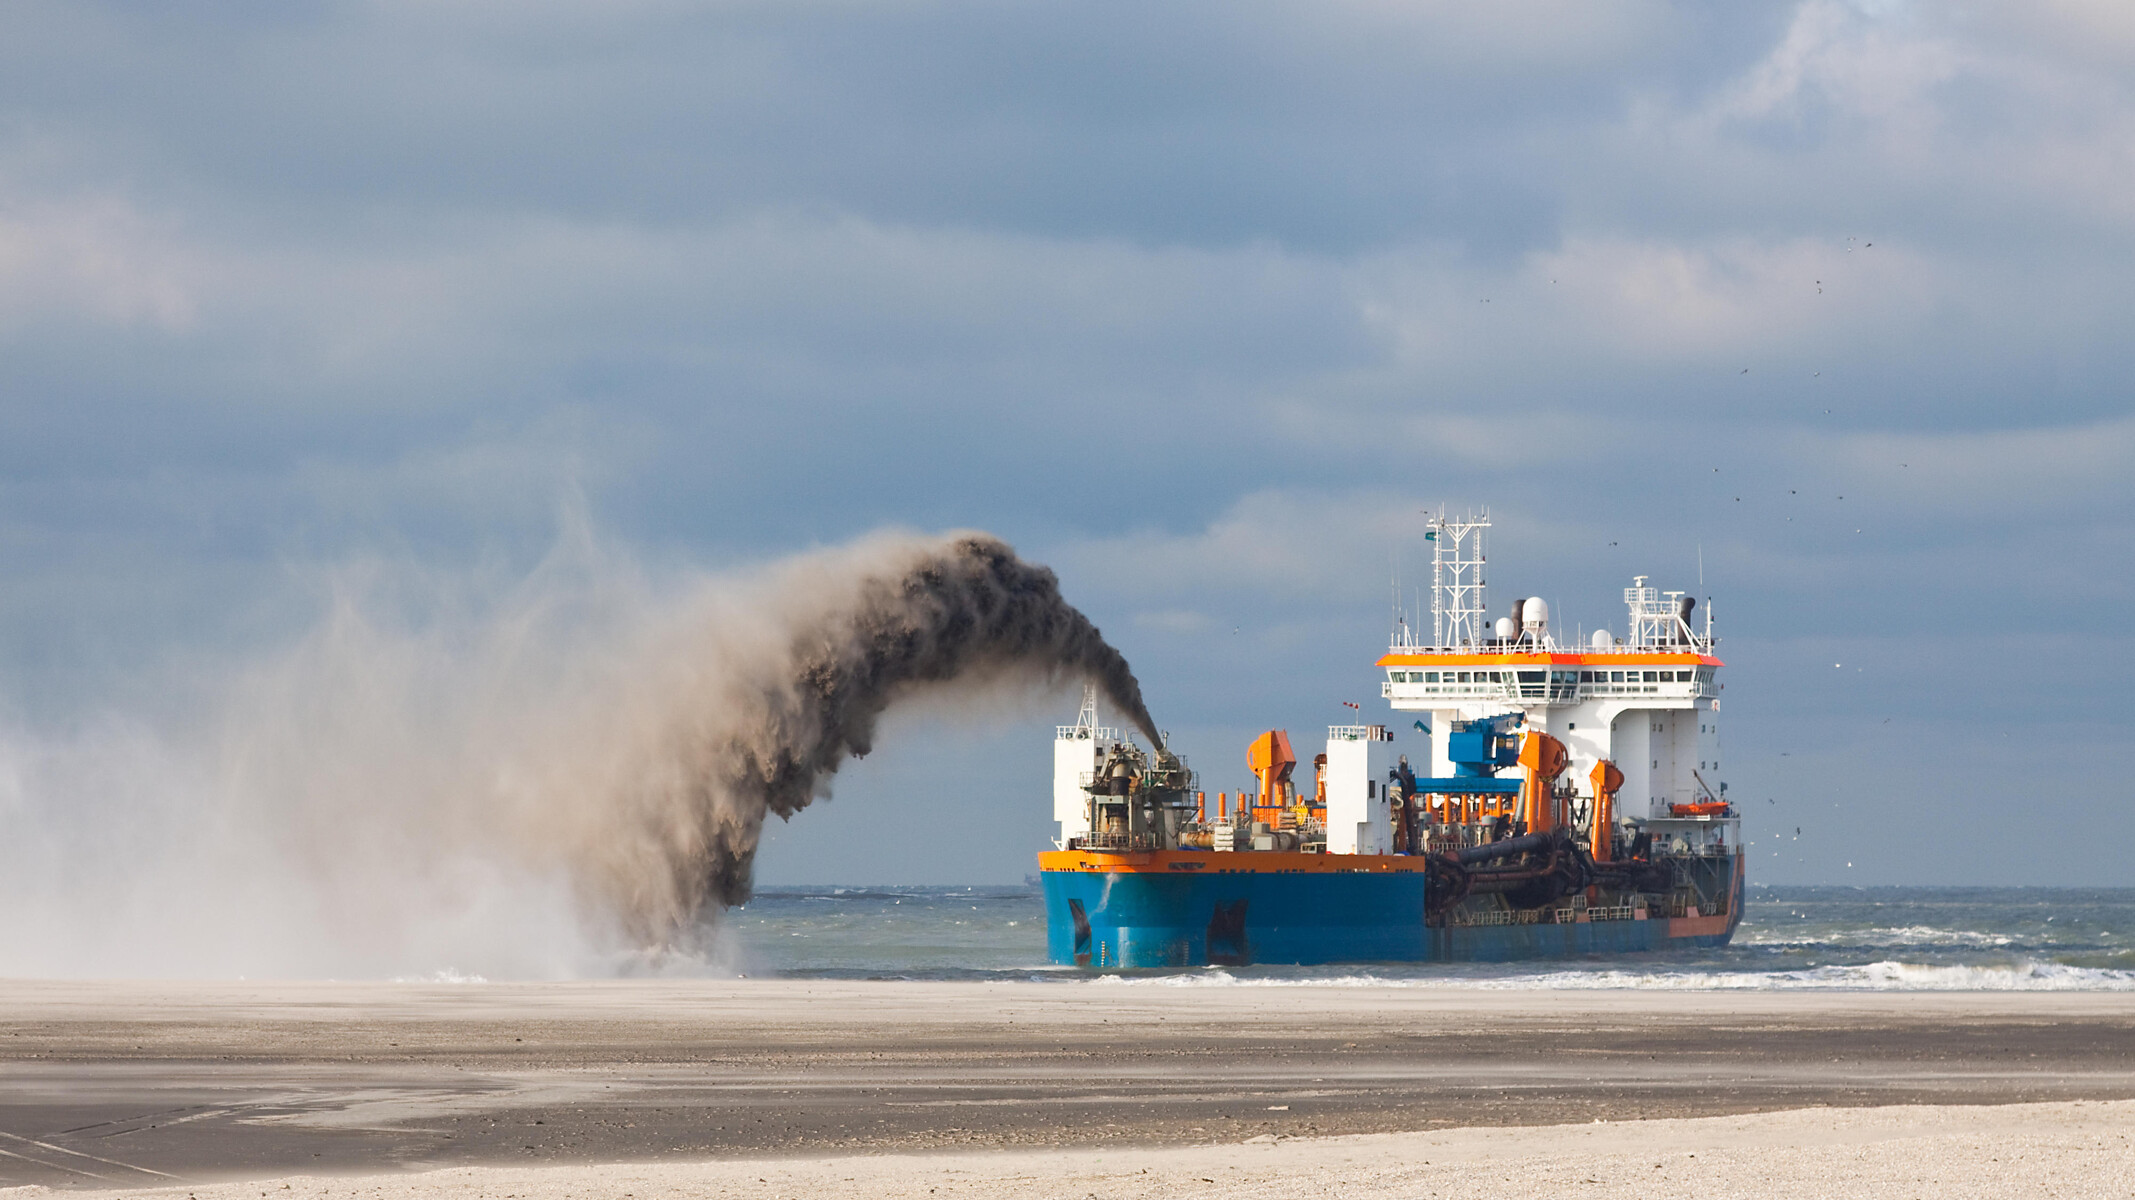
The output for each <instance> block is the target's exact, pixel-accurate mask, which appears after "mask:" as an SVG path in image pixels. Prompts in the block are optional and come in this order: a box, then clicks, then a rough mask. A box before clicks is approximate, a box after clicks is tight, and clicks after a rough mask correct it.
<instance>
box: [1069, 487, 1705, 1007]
mask: <svg viewBox="0 0 2135 1200" xmlns="http://www.w3.org/2000/svg"><path fill="white" fill-rule="evenodd" d="M1488 526H1489V520H1488V518H1487V515H1483V516H1469V517H1465V518H1462V519H1459V520H1454V519H1449V518H1448V517H1447V516H1445V515H1444V514H1443V513H1441V514H1439V515H1438V516H1436V517H1434V518H1432V519H1431V521H1430V526H1429V529H1428V531H1427V532H1426V535H1425V536H1426V538H1427V539H1428V541H1429V542H1430V544H1431V547H1432V601H1431V637H1430V639H1429V641H1428V642H1427V643H1426V642H1423V641H1422V640H1421V638H1420V634H1419V633H1412V632H1411V631H1410V628H1409V626H1408V624H1407V622H1406V621H1403V620H1397V622H1396V625H1395V634H1394V637H1393V639H1392V645H1391V647H1390V648H1389V651H1388V653H1387V654H1386V655H1385V656H1384V657H1383V658H1381V659H1380V660H1379V661H1378V663H1377V666H1378V668H1379V669H1380V670H1381V671H1383V672H1384V673H1385V678H1384V683H1383V684H1382V686H1381V693H1380V694H1381V696H1382V698H1383V699H1385V700H1386V701H1387V702H1388V703H1389V705H1390V706H1391V708H1392V709H1393V710H1394V711H1395V712H1398V713H1402V714H1409V713H1417V714H1422V715H1421V716H1419V717H1416V718H1413V719H1411V718H1406V717H1404V718H1403V719H1404V720H1408V721H1409V724H1408V725H1407V726H1406V727H1404V728H1402V729H1401V734H1402V735H1403V736H1402V742H1401V743H1397V741H1396V733H1395V726H1394V725H1393V724H1391V723H1390V724H1347V725H1333V726H1330V727H1328V730H1327V744H1326V750H1325V751H1324V752H1322V753H1319V754H1316V755H1314V756H1313V758H1312V760H1311V763H1310V775H1309V777H1305V778H1300V772H1299V767H1300V766H1301V765H1303V764H1301V763H1300V761H1299V759H1298V756H1297V754H1296V752H1295V751H1294V750H1293V748H1292V743H1291V740H1290V737H1289V734H1288V733H1287V731H1284V730H1269V731H1268V732H1266V733H1263V734H1261V735H1260V736H1259V737H1257V738H1255V739H1254V740H1253V742H1252V744H1251V745H1250V746H1249V747H1248V748H1247V751H1246V766H1247V768H1248V770H1249V771H1250V772H1251V774H1252V777H1253V785H1252V786H1251V788H1250V789H1245V788H1241V789H1240V790H1239V791H1238V792H1236V793H1235V794H1233V793H1231V792H1228V791H1219V792H1217V793H1216V794H1215V796H1214V797H1213V801H1212V800H1211V797H1210V796H1209V794H1208V793H1207V792H1206V791H1204V790H1202V789H1201V787H1200V785H1199V781H1198V779H1197V777H1196V776H1195V774H1194V773H1193V771H1191V770H1190V769H1189V768H1188V767H1187V766H1186V764H1185V763H1184V762H1183V761H1182V760H1181V759H1180V758H1179V757H1178V756H1177V755H1175V754H1173V753H1171V752H1170V750H1169V749H1168V748H1166V747H1162V746H1158V747H1151V748H1148V749H1144V748H1143V747H1141V746H1140V745H1138V744H1136V743H1135V742H1134V741H1133V740H1132V739H1131V737H1130V738H1122V737H1121V736H1120V733H1119V731H1118V730H1117V729H1114V728H1109V727H1106V726H1104V725H1102V724H1100V723H1099V714H1098V711H1097V704H1096V699H1095V694H1094V693H1086V694H1085V697H1084V700H1083V707H1082V712H1081V715H1080V717H1079V719H1078V720H1077V722H1076V723H1075V724H1073V725H1064V726H1061V727H1059V729H1058V731H1057V736H1056V740H1055V743H1054V776H1053V779H1054V782H1053V797H1054V800H1053V803H1054V813H1053V815H1054V818H1055V820H1056V821H1058V823H1059V834H1058V837H1057V839H1056V840H1055V843H1054V844H1055V846H1056V849H1054V850H1050V851H1046V852H1044V853H1041V854H1040V855H1039V856H1038V865H1039V871H1040V879H1041V881H1042V884H1043V887H1044V892H1045V905H1046V941H1047V947H1048V950H1049V953H1050V955H1051V957H1052V959H1053V960H1054V961H1055V962H1059V963H1063V964H1073V965H1075V966H1080V967H1088V968H1093V969H1113V968H1136V967H1182V966H1199V965H1245V964H1254V963H1262V964H1313V963H1334V962H1491V961H1508V960H1515V959H1523V958H1550V957H1571V956H1581V955H1606V954H1618V953H1630V952H1639V951H1655V950H1667V949H1675V948H1692V947H1713V946H1720V945H1724V944H1726V942H1727V941H1728V940H1729V939H1730V938H1731V937H1733V936H1734V931H1735V926H1736V925H1737V924H1738V923H1739V922H1740V920H1741V915H1742V888H1743V873H1744V871H1743V869H1744V858H1743V855H1742V850H1741V836H1740V820H1739V818H1738V817H1737V815H1736V812H1735V809H1734V807H1733V806H1732V805H1731V804H1730V803H1729V802H1728V800H1727V796H1726V792H1727V785H1726V783H1724V782H1721V781H1720V732H1719V728H1720V727H1719V713H1720V688H1721V684H1720V682H1719V680H1718V673H1719V669H1720V667H1721V665H1722V664H1721V662H1720V660H1719V658H1717V657H1716V656H1715V655H1714V653H1713V651H1714V648H1715V645H1716V642H1715V638H1714V634H1713V626H1712V609H1711V605H1710V604H1709V603H1708V604H1707V605H1706V608H1705V612H1704V614H1703V621H1702V624H1701V625H1700V624H1698V623H1696V622H1695V621H1694V617H1695V615H1696V607H1697V601H1696V599H1695V598H1694V597H1692V596H1690V595H1688V594H1686V593H1684V592H1679V591H1662V590H1660V589H1658V588H1654V587H1649V586H1647V583H1646V578H1647V577H1645V576H1639V577H1638V578H1637V579H1635V580H1634V581H1633V584H1632V586H1631V587H1629V588H1626V589H1625V591H1624V601H1625V604H1626V606H1627V608H1628V614H1627V623H1626V629H1625V633H1624V636H1623V637H1621V638H1618V637H1616V636H1615V635H1614V634H1612V633H1610V632H1608V631H1606V630H1601V631H1596V632H1595V633H1594V634H1593V635H1592V637H1591V638H1590V639H1587V640H1584V641H1583V642H1579V641H1576V640H1575V643H1574V644H1573V645H1570V646H1560V645H1559V644H1558V643H1557V640H1556V637H1555V635H1554V634H1553V633H1552V631H1551V629H1550V624H1549V608H1548V606H1547V605H1546V604H1545V603H1544V602H1543V601H1542V600H1541V599H1539V598H1534V599H1527V600H1522V601H1518V602H1515V603H1514V604H1513V605H1512V606H1511V610H1510V612H1509V613H1508V614H1507V615H1506V616H1503V617H1499V618H1497V619H1496V620H1495V621H1491V620H1490V619H1489V617H1488V614H1487V609H1486V601H1485V587H1484V581H1483V569H1484V565H1485V564H1484V554H1483V545H1482V541H1483V532H1484V530H1485V529H1487V528H1488ZM1402 743H1406V744H1407V747H1408V748H1410V749H1413V751H1414V753H1415V760H1416V761H1415V763H1413V764H1412V763H1411V761H1410V757H1409V754H1408V753H1404V752H1403V750H1404V746H1403V744H1402Z"/></svg>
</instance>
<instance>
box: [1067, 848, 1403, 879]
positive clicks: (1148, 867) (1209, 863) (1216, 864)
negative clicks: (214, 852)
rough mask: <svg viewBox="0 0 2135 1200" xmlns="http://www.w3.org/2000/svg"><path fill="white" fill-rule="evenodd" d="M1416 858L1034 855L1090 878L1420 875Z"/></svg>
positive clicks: (1268, 853)
mask: <svg viewBox="0 0 2135 1200" xmlns="http://www.w3.org/2000/svg"><path fill="white" fill-rule="evenodd" d="M1424 863H1425V860H1424V859H1423V858H1421V857H1416V856H1409V855H1393V854H1305V853H1303V852H1300V851H1283V850H1239V851H1218V850H1154V851H1149V852H1147V853H1143V854H1125V853H1121V852H1117V851H1111V850H1046V851H1042V852H1041V853H1040V854H1039V855H1038V869H1039V870H1041V871H1076V872H1089V873H1092V874H1112V873H1118V874H1123V875H1132V874H1138V873H1149V874H1156V875H1166V874H1170V873H1171V872H1174V871H1177V872H1180V873H1182V874H1183V873H1185V872H1188V871H1193V872H1199V873H1202V874H1216V875H1220V874H1223V873H1225V872H1249V873H1252V874H1257V875H1355V874H1367V875H1369V874H1410V873H1420V872H1422V871H1423V870H1424V869H1425V868H1424Z"/></svg>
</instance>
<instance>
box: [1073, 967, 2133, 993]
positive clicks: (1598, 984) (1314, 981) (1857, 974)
mask: <svg viewBox="0 0 2135 1200" xmlns="http://www.w3.org/2000/svg"><path fill="white" fill-rule="evenodd" d="M1091 982H1092V983H1094V984H1099V985H1107V984H1109V985H1113V986H1123V987H1391V988H1439V989H1448V990H1511V989H1525V988H1541V989H1560V990H1636V991H1867V992H2126V991H2135V971H2125V970H2114V969H2109V968H2102V967H2072V966H2067V965H2064V964H2062V963H2052V962H2031V961H2027V962H2019V963H2014V964H2009V965H2003V966H1935V965H1929V964H1925V963H1907V962H1874V963H1861V964H1856V965H1849V966H1827V967H1809V968H1804V969H1802V970H1795V971H1684V970H1673V971H1667V970H1656V971H1630V970H1622V969H1612V970H1565V971H1539V972H1532V973H1526V974H1511V975H1494V976H1463V975H1443V976H1408V975H1375V974H1371V973H1369V972H1363V973H1349V974H1341V975H1319V976H1314V975H1283V976H1250V975H1249V976H1245V977H1242V978H1241V977H1240V976H1237V975H1233V974H1231V973H1230V972H1229V971H1225V970H1221V969H1211V970H1207V971H1199V972H1195V973H1193V974H1181V975H1154V976H1121V975H1105V976H1100V977H1098V978H1097V979H1095V980H1092V981H1091Z"/></svg>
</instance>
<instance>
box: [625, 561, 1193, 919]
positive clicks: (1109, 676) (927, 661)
mask: <svg viewBox="0 0 2135 1200" xmlns="http://www.w3.org/2000/svg"><path fill="white" fill-rule="evenodd" d="M901 549H902V551H903V552H902V553H896V552H892V553H891V554H890V555H889V556H888V558H887V561H884V562H882V563H880V564H879V565H878V566H877V568H876V569H875V570H871V571H866V572H862V573H860V574H858V575H856V576H855V577H854V578H853V580H852V586H851V588H850V590H849V591H847V592H845V593H844V594H842V595H835V596H834V598H833V599H832V601H831V602H830V603H829V604H828V605H825V606H820V607H816V608H814V609H813V611H809V612H806V613H805V614H804V615H801V616H800V617H799V619H798V620H797V622H796V623H795V624H794V626H793V627H792V628H791V630H790V633H789V635H788V637H787V639H786V641H785V644H784V645H783V647H781V651H782V653H781V654H779V655H776V656H774V657H772V658H770V659H768V660H764V661H760V662H758V663H756V664H753V669H752V670H749V671H745V672H744V673H742V674H740V675H739V676H737V677H735V678H734V679H733V680H732V681H731V682H732V685H733V688H732V691H731V692H730V694H729V696H728V698H727V701H726V702H725V703H723V704H719V705H716V706H714V707H711V708H709V709H707V710H705V711H704V712H703V713H702V714H701V715H699V716H698V717H697V718H696V719H695V720H691V721H688V722H687V723H686V724H685V725H684V726H683V727H682V728H679V729H677V730H676V731H675V733H676V734H677V736H679V737H680V738H681V742H680V744H679V746H678V747H677V753H679V754H681V755H682V756H684V761H683V762H681V763H679V764H677V765H678V766H679V767H680V774H679V776H678V778H679V779H681V780H684V781H689V782H688V783H686V784H685V790H684V791H683V792H682V793H681V794H680V795H671V796H665V797H661V800H662V801H663V804H662V807H664V808H665V810H666V811H664V812H658V810H656V812H657V815H658V816H659V817H660V819H659V820H658V821H657V822H656V825H655V827H656V828H657V829H659V830H660V831H661V832H662V833H663V834H664V835H666V836H668V837H669V838H670V842H669V845H668V847H667V851H668V853H667V859H668V863H669V866H670V868H671V870H672V872H673V876H674V878H673V881H672V887H673V893H672V898H671V899H672V903H671V904H667V905H662V906H659V907H656V908H655V909H654V910H652V911H649V912H643V913H640V914H637V915H639V916H640V917H643V918H649V923H648V925H647V926H646V928H645V929H644V930H643V932H646V933H657V932H658V931H659V930H660V928H661V927H662V926H663V925H668V924H673V923H675V922H677V921H679V920H680V919H681V918H683V917H684V916H686V914H687V913H689V912H691V911H693V910H695V909H697V908H698V907H699V906H700V905H702V904H703V903H704V902H706V901H711V902H716V903H720V904H736V903H739V902H741V901H742V900H744V899H746V898H747V897H748V894H749V883H750V872H751V867H752V864H753V862H754V858H755V853H756V844H757V838H758V836H759V834H760V832H761V829H762V825H763V820H764V818H765V817H766V816H767V815H772V814H775V815H777V816H780V817H790V816H792V815H793V814H794V813H796V812H799V811H800V810H801V809H803V808H805V807H807V805H808V804H809V803H810V802H811V801H812V800H814V799H815V798H816V797H817V796H819V795H821V794H822V793H823V790H824V789H825V787H826V786H827V784H828V782H829V779H830V777H831V775H833V774H834V773H835V772H836V771H837V769H838V767H839V765H840V764H841V763H843V762H844V761H845V760H846V759H847V758H849V757H852V756H854V755H864V754H866V753H867V752H868V751H869V750H870V749H871V748H872V746H873V744H874V735H875V724H876V721H877V720H878V719H879V718H880V717H881V715H882V713H883V711H884V710H885V709H887V708H888V707H889V705H890V704H891V703H892V702H893V701H895V700H896V699H897V698H898V697H899V696H900V695H903V694H905V693H907V692H909V691H910V690H912V689H915V688H919V687H925V686H929V685H944V684H951V683H954V682H957V681H959V680H985V679H989V678H992V677H996V676H998V675H1001V674H1004V673H1019V672H1020V673H1028V674H1031V675H1035V676H1036V677H1038V678H1041V679H1048V680H1053V679H1057V678H1059V677H1061V676H1067V675H1073V676H1079V677H1083V678H1087V679H1089V680H1090V681H1091V682H1094V683H1095V684H1097V685H1098V687H1099V688H1101V689H1102V690H1103V691H1104V693H1105V694H1106V696H1107V697H1108V698H1109V699H1110V700H1111V702H1112V703H1113V705H1114V706H1115V707H1116V708H1118V709H1119V710H1121V711H1122V712H1124V713H1125V714H1126V715H1127V717H1128V718H1129V719H1130V720H1132V721H1133V722H1134V724H1135V725H1136V726H1137V727H1138V728H1140V729H1141V730H1142V732H1143V733H1145V734H1147V735H1148V736H1149V738H1150V739H1151V741H1152V743H1155V742H1157V741H1158V740H1159V739H1158V734H1157V732H1156V723H1155V722H1154V721H1153V720H1151V719H1150V716H1149V712H1148V709H1147V708H1146V707H1145V706H1144V704H1143V702H1142V695H1141V686H1140V685H1139V684H1138V683H1137V682H1136V681H1135V678H1134V674H1133V672H1132V671H1130V670H1129V669H1128V667H1127V661H1126V659H1125V658H1123V657H1121V655H1120V653H1119V651H1117V650H1115V649H1113V648H1112V646H1111V645H1110V644H1108V643H1107V642H1106V641H1105V640H1104V638H1103V636H1102V635H1101V634H1099V633H1098V631H1097V627H1096V626H1095V625H1092V624H1091V623H1090V621H1089V618H1087V617H1085V616H1083V614H1082V613H1080V612H1078V611H1076V610H1075V609H1074V608H1073V607H1072V606H1070V605H1069V604H1068V603H1067V602H1066V600H1064V599H1062V597H1061V595H1060V586H1059V581H1058V580H1057V579H1056V578H1055V577H1054V575H1053V573H1052V572H1051V571H1050V570H1047V569H1046V568H1044V567H1040V566H1035V565H1033V564H1030V563H1026V562H1024V561H1022V560H1021V559H1019V558H1017V557H1016V554H1015V551H1014V550H1012V549H1010V548H1009V547H1008V546H1007V544H1005V543H1003V542H1001V541H999V540H997V539H995V538H992V537H988V536H985V535H983V534H962V535H958V536H954V537H951V538H949V539H947V540H946V541H943V542H939V543H932V544H928V543H915V544H910V545H908V546H906V547H902V548H901ZM900 559H902V560H903V561H899V560H900ZM884 568H887V569H884Z"/></svg>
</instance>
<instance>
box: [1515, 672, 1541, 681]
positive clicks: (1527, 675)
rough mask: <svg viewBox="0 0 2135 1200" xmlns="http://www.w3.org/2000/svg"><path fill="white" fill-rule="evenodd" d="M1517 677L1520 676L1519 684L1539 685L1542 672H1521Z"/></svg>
mask: <svg viewBox="0 0 2135 1200" xmlns="http://www.w3.org/2000/svg"><path fill="white" fill-rule="evenodd" d="M1519 675H1520V682H1521V683H1540V682H1542V672H1540V671H1521V672H1520V673H1519Z"/></svg>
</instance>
